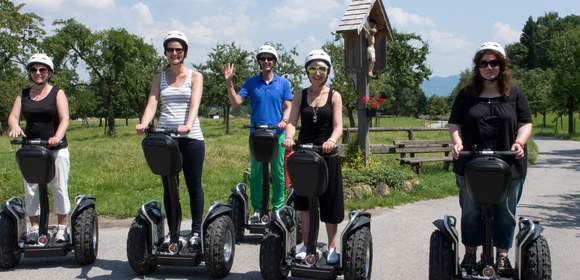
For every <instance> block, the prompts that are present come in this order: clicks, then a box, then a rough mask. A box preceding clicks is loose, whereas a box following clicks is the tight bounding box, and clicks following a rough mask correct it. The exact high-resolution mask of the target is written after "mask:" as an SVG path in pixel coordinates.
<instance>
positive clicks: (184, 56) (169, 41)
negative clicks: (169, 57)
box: [163, 38, 187, 70]
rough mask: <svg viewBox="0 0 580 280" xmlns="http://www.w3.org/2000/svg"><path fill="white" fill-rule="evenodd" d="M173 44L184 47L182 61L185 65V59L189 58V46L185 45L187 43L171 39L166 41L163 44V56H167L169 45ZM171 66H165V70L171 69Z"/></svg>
mask: <svg viewBox="0 0 580 280" xmlns="http://www.w3.org/2000/svg"><path fill="white" fill-rule="evenodd" d="M171 42H177V43H179V44H180V45H181V47H183V60H182V61H181V63H183V62H184V61H185V58H186V57H187V44H186V43H185V41H183V40H180V39H177V38H171V39H168V40H165V42H163V55H165V53H166V52H167V45H169V43H171ZM169 66H170V64H169V63H168V64H167V65H166V66H165V70H167V69H169Z"/></svg>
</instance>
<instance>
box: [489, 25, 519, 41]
mask: <svg viewBox="0 0 580 280" xmlns="http://www.w3.org/2000/svg"><path fill="white" fill-rule="evenodd" d="M494 28H495V35H494V37H493V39H494V41H496V42H498V43H500V44H502V45H505V44H509V43H513V42H517V41H519V40H520V34H521V32H520V31H516V30H514V29H512V28H511V26H509V25H508V24H505V23H502V22H496V23H495V24H494Z"/></svg>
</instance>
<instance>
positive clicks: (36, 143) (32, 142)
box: [10, 138, 64, 147]
mask: <svg viewBox="0 0 580 280" xmlns="http://www.w3.org/2000/svg"><path fill="white" fill-rule="evenodd" d="M63 143H64V141H63V140H60V141H59V142H58V143H57V144H56V146H60V145H62V144H63ZM10 144H12V145H33V146H44V147H47V146H48V140H41V139H26V138H22V139H20V140H10Z"/></svg>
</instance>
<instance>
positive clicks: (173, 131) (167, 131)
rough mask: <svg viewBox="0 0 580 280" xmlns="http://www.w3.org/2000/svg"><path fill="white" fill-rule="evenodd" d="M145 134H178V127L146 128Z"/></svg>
mask: <svg viewBox="0 0 580 280" xmlns="http://www.w3.org/2000/svg"><path fill="white" fill-rule="evenodd" d="M145 134H178V133H177V128H168V127H154V128H147V129H145Z"/></svg>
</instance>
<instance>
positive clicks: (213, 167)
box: [0, 118, 456, 218]
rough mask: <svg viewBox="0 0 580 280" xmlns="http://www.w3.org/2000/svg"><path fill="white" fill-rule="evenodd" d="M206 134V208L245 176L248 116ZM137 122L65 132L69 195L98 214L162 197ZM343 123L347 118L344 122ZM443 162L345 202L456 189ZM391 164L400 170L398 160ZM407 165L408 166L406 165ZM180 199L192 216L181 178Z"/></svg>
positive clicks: (0, 152) (1, 158) (395, 199)
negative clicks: (91, 204)
mask: <svg viewBox="0 0 580 280" xmlns="http://www.w3.org/2000/svg"><path fill="white" fill-rule="evenodd" d="M201 121H202V129H203V132H204V136H205V139H206V140H205V144H206V157H205V163H204V173H203V187H204V192H205V201H206V203H205V207H206V209H207V207H208V206H209V204H210V203H211V202H213V201H218V200H219V201H226V200H227V197H228V196H229V194H230V189H231V188H232V187H233V186H234V185H235V184H236V183H238V182H240V181H241V180H242V178H243V171H244V170H245V169H246V168H247V167H248V166H249V162H248V141H247V135H248V132H247V130H246V129H243V128H242V126H243V125H244V124H246V123H247V119H241V118H235V119H232V122H231V125H230V132H231V133H230V134H229V135H225V133H224V127H223V124H222V120H212V119H205V118H203V119H202V120H201ZM135 122H136V120H132V121H130V122H129V126H125V125H124V124H125V122H124V121H122V120H118V121H117V124H118V125H119V126H118V127H117V136H116V137H114V138H111V137H107V136H104V135H103V131H104V128H103V127H98V122H96V121H94V122H92V123H91V126H90V127H89V128H84V127H81V126H80V123H79V122H76V121H73V122H72V124H71V127H70V129H69V131H68V133H67V137H68V139H69V149H70V153H71V174H70V178H69V194H70V196H71V198H74V196H75V195H76V194H88V195H94V196H95V197H96V198H97V207H98V211H99V214H101V215H107V216H113V217H120V218H121V217H130V216H133V215H135V213H136V211H137V209H138V207H139V206H140V205H141V204H142V203H143V202H145V201H147V200H150V199H157V200H160V201H161V200H162V195H163V188H162V185H161V180H160V178H159V177H157V176H155V175H153V174H152V173H151V171H150V170H149V167H148V166H147V164H146V162H145V159H144V157H143V152H142V150H141V144H140V143H141V140H142V138H143V137H142V136H139V135H137V134H136V133H135V132H134V129H133V128H134V126H135ZM345 124H346V122H345ZM379 125H380V126H388V127H425V121H422V120H416V119H412V118H382V119H381V120H380V123H379ZM406 137H407V134H406V133H404V132H403V133H386V132H385V133H383V132H377V133H375V132H373V133H371V134H370V141H371V143H385V144H390V143H392V140H393V139H406ZM416 137H417V139H447V137H448V136H447V132H419V133H417V134H416ZM17 149H18V147H17V146H11V145H10V144H9V138H8V137H6V136H2V137H0V162H2V164H1V165H0V201H2V202H3V201H5V200H6V199H7V198H9V197H11V196H23V193H22V191H23V187H22V179H21V176H20V174H19V171H18V169H17V165H16V162H15V159H14V156H15V152H16V150H17ZM377 157H379V158H380V157H384V158H383V159H380V160H389V161H392V162H393V163H395V162H396V161H395V160H394V158H395V157H396V155H386V156H377ZM441 166H442V163H435V164H427V165H425V166H424V167H423V168H422V172H423V173H422V175H421V176H420V177H419V178H418V180H419V184H418V186H417V188H416V189H415V190H413V191H411V192H408V193H406V192H393V193H391V194H389V195H387V196H384V197H366V198H362V199H359V200H356V201H347V202H346V206H347V208H349V209H354V208H373V207H377V206H393V205H398V204H402V203H408V202H412V201H417V200H421V199H429V198H439V197H445V196H449V195H453V194H455V192H456V189H455V184H454V182H453V174H452V172H448V171H442V170H441ZM393 168H399V166H398V163H397V164H394V165H393ZM404 168H408V167H404ZM180 182H182V186H181V187H180V192H181V203H182V207H184V211H183V214H184V216H186V217H189V216H190V213H189V210H185V209H189V200H188V199H187V197H188V196H187V190H186V187H185V185H184V183H183V182H184V180H183V178H181V180H180Z"/></svg>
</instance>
